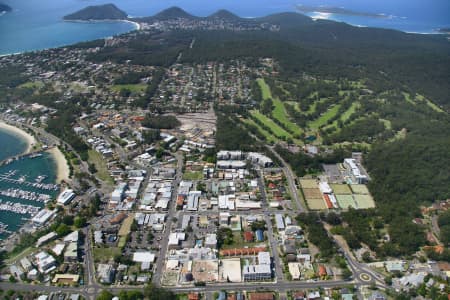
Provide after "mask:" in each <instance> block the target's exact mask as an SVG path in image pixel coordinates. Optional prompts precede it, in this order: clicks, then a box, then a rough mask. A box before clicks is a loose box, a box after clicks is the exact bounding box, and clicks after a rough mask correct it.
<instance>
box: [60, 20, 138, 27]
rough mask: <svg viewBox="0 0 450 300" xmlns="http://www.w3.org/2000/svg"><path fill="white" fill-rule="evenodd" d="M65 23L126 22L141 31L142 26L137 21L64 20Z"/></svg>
mask: <svg viewBox="0 0 450 300" xmlns="http://www.w3.org/2000/svg"><path fill="white" fill-rule="evenodd" d="M63 21H64V22H72V23H88V24H89V23H92V24H95V23H118V22H124V23H129V24H132V25H133V26H134V27H135V28H134V30H141V24H139V23H138V22H135V21H131V20H129V19H104V20H63Z"/></svg>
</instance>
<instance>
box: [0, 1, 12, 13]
mask: <svg viewBox="0 0 450 300" xmlns="http://www.w3.org/2000/svg"><path fill="white" fill-rule="evenodd" d="M11 10H12V8H11V7H10V6H8V5H6V4H3V3H0V12H10V11H11Z"/></svg>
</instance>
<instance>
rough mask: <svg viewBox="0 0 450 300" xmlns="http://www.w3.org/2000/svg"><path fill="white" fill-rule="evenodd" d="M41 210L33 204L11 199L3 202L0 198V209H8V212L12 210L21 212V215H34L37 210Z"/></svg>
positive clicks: (17, 212)
mask: <svg viewBox="0 0 450 300" xmlns="http://www.w3.org/2000/svg"><path fill="white" fill-rule="evenodd" d="M40 210H41V208H40V207H36V206H33V205H27V204H22V203H17V202H16V203H14V202H11V201H6V202H3V200H1V199H0V211H8V212H13V213H16V214H21V215H26V214H29V215H32V216H34V215H36V214H37V213H38V212H39V211H40Z"/></svg>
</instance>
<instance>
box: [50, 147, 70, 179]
mask: <svg viewBox="0 0 450 300" xmlns="http://www.w3.org/2000/svg"><path fill="white" fill-rule="evenodd" d="M48 152H49V153H50V154H51V155H53V158H54V159H55V160H56V182H57V183H61V181H65V182H69V181H70V178H69V176H70V169H69V165H68V164H67V160H66V157H65V156H64V154H63V153H62V152H61V150H59V148H58V147H53V148H52V149H50V150H48Z"/></svg>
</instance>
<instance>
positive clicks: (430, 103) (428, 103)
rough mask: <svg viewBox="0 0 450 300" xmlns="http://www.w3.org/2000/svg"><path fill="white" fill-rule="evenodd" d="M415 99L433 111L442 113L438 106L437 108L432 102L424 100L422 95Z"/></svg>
mask: <svg viewBox="0 0 450 300" xmlns="http://www.w3.org/2000/svg"><path fill="white" fill-rule="evenodd" d="M416 99H417V100H419V101H425V103H426V104H427V105H428V106H429V107H430V108H431V109H433V110H434V111H437V112H444V111H443V110H442V109H441V108H440V107H439V106H437V105H436V104H434V103H433V102H431V101H430V100H428V99H427V98H425V97H424V96H422V95H419V94H417V96H416Z"/></svg>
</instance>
